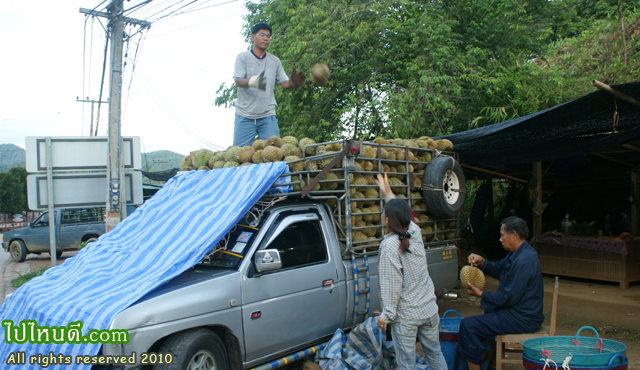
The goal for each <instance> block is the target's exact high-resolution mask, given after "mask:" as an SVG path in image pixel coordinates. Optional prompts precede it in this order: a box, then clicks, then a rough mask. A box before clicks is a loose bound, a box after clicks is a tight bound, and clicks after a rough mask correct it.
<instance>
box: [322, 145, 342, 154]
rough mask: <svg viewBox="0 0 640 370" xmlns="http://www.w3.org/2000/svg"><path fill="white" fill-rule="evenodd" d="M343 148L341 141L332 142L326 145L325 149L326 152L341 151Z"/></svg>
mask: <svg viewBox="0 0 640 370" xmlns="http://www.w3.org/2000/svg"><path fill="white" fill-rule="evenodd" d="M341 150H342V144H341V143H331V144H327V145H326V146H325V147H324V151H325V152H339V151H341Z"/></svg>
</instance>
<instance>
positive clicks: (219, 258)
mask: <svg viewBox="0 0 640 370" xmlns="http://www.w3.org/2000/svg"><path fill="white" fill-rule="evenodd" d="M256 235H258V229H257V228H255V227H251V226H248V225H246V224H245V223H244V222H243V221H240V223H238V224H236V226H235V227H234V228H233V229H232V230H231V231H230V232H229V233H228V234H227V235H225V237H224V238H222V240H220V241H219V242H218V244H216V245H215V246H214V247H213V248H212V249H211V251H210V252H209V253H208V254H207V255H206V256H205V257H204V258H203V259H202V261H200V262H199V263H198V265H200V266H211V267H224V268H236V267H237V266H238V265H239V264H240V262H241V261H242V259H243V258H244V256H245V255H246V254H247V253H248V252H249V248H250V247H251V243H253V240H254V239H255V237H256Z"/></svg>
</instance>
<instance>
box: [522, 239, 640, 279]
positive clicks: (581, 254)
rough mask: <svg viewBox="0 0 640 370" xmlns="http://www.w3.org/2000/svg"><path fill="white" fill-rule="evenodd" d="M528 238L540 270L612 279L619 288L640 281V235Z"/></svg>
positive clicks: (554, 273)
mask: <svg viewBox="0 0 640 370" xmlns="http://www.w3.org/2000/svg"><path fill="white" fill-rule="evenodd" d="M531 242H532V243H531V244H532V245H533V246H534V247H535V249H536V251H537V252H538V258H539V259H540V267H541V268H542V273H543V274H553V275H561V276H571V277H578V278H585V279H593V280H603V281H615V282H619V283H620V288H622V289H627V288H629V283H632V282H635V281H640V238H635V239H634V240H628V241H622V240H617V239H615V238H613V237H583V236H572V237H556V236H544V235H538V236H536V237H534V238H532V239H531Z"/></svg>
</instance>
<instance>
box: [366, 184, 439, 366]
mask: <svg viewBox="0 0 640 370" xmlns="http://www.w3.org/2000/svg"><path fill="white" fill-rule="evenodd" d="M377 183H378V186H379V187H380V192H381V193H382V194H384V196H385V200H386V201H387V203H386V205H385V207H384V214H383V218H384V225H385V226H386V227H388V228H389V233H388V234H386V235H385V236H384V239H383V240H382V242H381V243H380V257H379V260H378V271H379V280H380V298H381V300H382V313H381V314H380V316H378V317H377V318H376V323H377V325H378V327H380V328H381V329H382V330H385V331H386V330H387V325H389V324H390V325H391V336H392V338H393V347H394V349H395V352H396V362H397V364H398V369H399V370H413V369H415V368H416V337H417V338H418V339H419V340H420V344H421V345H422V349H423V351H424V354H425V357H426V358H427V363H428V364H429V369H431V370H447V363H446V361H445V359H444V355H443V354H442V349H441V348H440V341H439V335H438V333H439V324H440V317H439V316H438V305H437V303H436V294H435V289H434V287H433V281H432V280H431V277H430V276H429V271H428V269H427V258H426V254H425V249H424V244H423V243H422V235H421V234H420V228H419V227H418V225H416V224H415V223H413V222H411V207H410V206H409V204H408V203H407V202H406V201H403V200H400V199H395V196H394V195H393V192H392V191H391V187H390V186H389V181H388V180H387V178H386V175H385V177H384V178H383V177H382V176H381V175H378V181H377Z"/></svg>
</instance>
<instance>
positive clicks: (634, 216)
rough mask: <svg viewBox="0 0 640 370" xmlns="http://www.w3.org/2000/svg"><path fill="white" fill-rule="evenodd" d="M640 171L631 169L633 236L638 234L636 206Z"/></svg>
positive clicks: (638, 217) (639, 228) (639, 218)
mask: <svg viewBox="0 0 640 370" xmlns="http://www.w3.org/2000/svg"><path fill="white" fill-rule="evenodd" d="M639 185H640V172H638V171H637V170H633V171H631V186H632V189H633V190H632V193H631V235H633V236H634V237H636V236H638V234H640V224H639V221H640V207H638V195H639V194H638V193H640V188H639Z"/></svg>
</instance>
